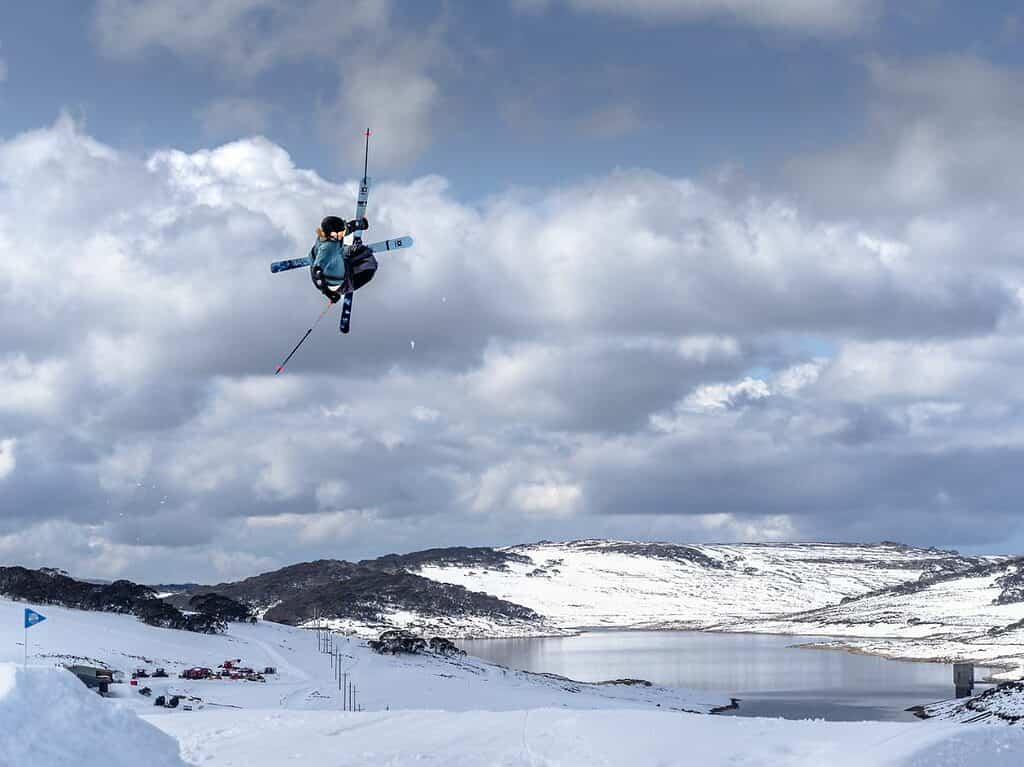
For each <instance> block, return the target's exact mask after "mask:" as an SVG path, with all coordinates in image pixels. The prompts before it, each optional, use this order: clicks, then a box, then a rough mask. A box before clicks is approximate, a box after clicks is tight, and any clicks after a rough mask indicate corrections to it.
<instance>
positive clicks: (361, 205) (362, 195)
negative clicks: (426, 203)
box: [338, 128, 370, 333]
mask: <svg viewBox="0 0 1024 767" xmlns="http://www.w3.org/2000/svg"><path fill="white" fill-rule="evenodd" d="M363 135H364V136H366V151H365V153H364V154H363V180H362V181H360V182H359V194H358V195H357V196H356V218H355V220H356V221H362V220H363V219H364V218H366V205H367V203H368V202H369V200H370V177H369V176H368V175H367V174H366V171H367V169H368V168H369V165H370V129H369V128H367V129H366V133H364V134H363ZM361 232H362V230H356V232H355V234H354V236H353V237H352V245H350V246H349V247H350V248H358V247H359V246H360V245H362V244H363V236H362V234H361ZM353 298H355V294H354V293H352V292H348V293H346V294H345V298H344V299H343V302H342V304H341V320H340V321H339V323H338V330H340V331H341V332H342V333H348V331H349V325H350V324H351V322H352V299H353Z"/></svg>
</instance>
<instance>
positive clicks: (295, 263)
mask: <svg viewBox="0 0 1024 767" xmlns="http://www.w3.org/2000/svg"><path fill="white" fill-rule="evenodd" d="M363 135H364V136H366V151H365V153H364V154H363V178H362V181H360V183H359V193H358V195H357V196H356V215H355V218H353V219H352V220H351V221H348V222H346V221H345V219H343V218H341V217H340V216H327V217H326V218H324V220H323V221H321V222H320V228H319V229H317V231H316V235H317V236H316V242H315V243H314V244H313V247H312V248H311V249H310V251H309V255H308V256H306V257H305V258H289V259H285V260H284V261H275V262H274V263H272V264H271V265H270V271H271V272H272V273H273V274H277V273H278V272H286V271H289V270H291V269H298V268H300V267H305V266H308V267H309V271H310V276H311V277H312V278H313V284H314V285H315V286H316V289H317V290H319V291H320V292H321V293H323V294H324V295H325V296H327V298H328V299H329V303H328V304H327V306H326V307H325V308H324V311H323V312H321V313H320V316H319V317H317V320H316V322H314V323H313V326H312V327H311V328H310V329H309V330H307V331H306V334H305V335H304V336H302V338H300V339H299V342H298V343H297V344H295V347H294V348H293V349H292V350H291V352H289V353H288V356H287V357H285V358H284V362H282V363H281V364H280V365H278V366H277V371H276V372H275V373H274V375H278V374H279V373H280V372H281V371H282V370H284V366H285V365H287V364H288V360H290V359H291V358H292V356H294V354H295V352H297V351H298V350H299V347H300V346H302V344H303V343H305V341H306V339H307V338H309V336H310V334H312V332H313V330H315V329H316V326H317V325H318V324H319V323H320V320H322V319H323V318H324V316H325V315H326V314H327V311H328V310H329V309H330V308H331V306H332V305H333V304H336V303H338V301H342V304H341V320H340V321H339V323H338V329H339V330H340V331H341V332H342V333H348V331H349V325H350V323H351V319H352V296H353V294H354V293H355V292H356V291H357V290H359V288H361V287H363V286H364V285H365V284H366V283H368V282H369V281H370V280H372V279H373V275H374V274H376V273H377V259H376V258H374V255H373V254H374V253H382V252H388V251H392V250H400V249H402V248H408V247H411V246H412V237H395V238H393V239H390V240H381V241H380V242H374V243H371V244H370V245H364V244H363V237H362V233H363V232H365V231H366V230H367V229H368V228H369V227H370V224H369V222H368V221H367V220H366V204H367V201H368V200H369V195H370V177H369V176H367V175H366V171H367V166H368V164H369V158H370V130H369V128H367V130H366V133H364V134H363ZM350 234H351V235H353V237H352V242H351V244H349V245H346V244H345V237H347V236H348V235H350ZM342 299H344V300H342Z"/></svg>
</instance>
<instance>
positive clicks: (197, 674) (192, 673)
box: [181, 666, 213, 679]
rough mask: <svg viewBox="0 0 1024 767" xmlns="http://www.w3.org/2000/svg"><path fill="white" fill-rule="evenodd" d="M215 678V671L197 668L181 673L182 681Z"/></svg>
mask: <svg viewBox="0 0 1024 767" xmlns="http://www.w3.org/2000/svg"><path fill="white" fill-rule="evenodd" d="M211 676H213V669H209V668H204V667H202V666H195V667H193V668H187V669H185V670H184V671H182V672H181V678H182V679H209V678H210V677H211Z"/></svg>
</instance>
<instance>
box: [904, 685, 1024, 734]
mask: <svg viewBox="0 0 1024 767" xmlns="http://www.w3.org/2000/svg"><path fill="white" fill-rule="evenodd" d="M922 713H923V715H924V716H925V717H927V718H938V719H952V720H954V721H958V722H1006V723H1008V724H1024V682H1004V683H1003V684H1001V685H999V686H998V687H993V688H991V689H988V690H985V691H984V692H983V693H981V694H979V695H975V696H974V697H973V698H967V699H964V700H947V701H942V702H940V703H932V704H931V705H928V706H922Z"/></svg>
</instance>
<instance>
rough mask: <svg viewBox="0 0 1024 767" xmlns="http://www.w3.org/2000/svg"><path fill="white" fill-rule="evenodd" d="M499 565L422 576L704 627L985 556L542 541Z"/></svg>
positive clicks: (573, 624) (605, 619)
mask: <svg viewBox="0 0 1024 767" xmlns="http://www.w3.org/2000/svg"><path fill="white" fill-rule="evenodd" d="M499 551H501V552H502V553H505V554H508V555H514V558H511V559H510V560H508V561H507V562H506V564H505V566H504V567H502V568H486V567H479V566H469V565H465V564H460V563H452V562H437V563H433V562H425V563H423V564H422V565H420V566H419V567H417V568H416V569H415V572H418V573H419V574H420V575H423V576H425V577H427V578H431V579H433V580H436V581H441V582H443V583H451V584H456V585H459V586H464V587H466V588H467V589H470V590H473V591H482V592H485V593H487V594H492V595H494V596H496V597H499V598H500V599H503V600H507V601H509V602H514V603H516V604H521V605H524V606H526V607H529V608H532V609H533V610H535V611H536V612H537V613H539V614H540V615H542V616H543V617H544V618H545V619H546V620H547V621H548V622H549V623H550V624H551V625H552V626H554V627H556V628H561V629H574V628H581V627H598V626H600V627H628V628H699V629H706V628H711V627H716V626H721V625H726V624H729V623H733V622H736V621H740V620H763V619H767V618H771V617H774V616H780V615H786V614H789V613H793V612H797V611H802V610H806V609H808V608H812V607H824V606H826V605H829V604H838V603H839V602H840V601H841V600H842V599H844V598H848V597H854V596H858V595H861V594H864V593H867V592H871V591H876V590H879V589H884V588H887V587H890V586H894V585H897V584H903V583H906V582H908V581H916V580H917V579H919V578H920V577H921V576H925V575H938V574H942V573H956V572H964V571H967V570H970V569H971V568H975V567H978V566H981V565H984V564H986V561H985V560H983V559H980V558H977V557H964V556H961V555H960V554H958V553H956V552H952V551H942V550H937V549H919V548H913V547H910V546H903V545H900V544H896V543H881V544H833V543H797V544H734V545H705V544H695V545H677V544H669V543H634V542H624V541H599V540H593V541H572V542H568V543H548V542H542V543H535V544H529V545H524V546H513V547H510V548H507V549H500V550H499Z"/></svg>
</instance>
